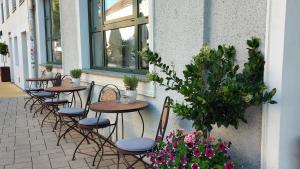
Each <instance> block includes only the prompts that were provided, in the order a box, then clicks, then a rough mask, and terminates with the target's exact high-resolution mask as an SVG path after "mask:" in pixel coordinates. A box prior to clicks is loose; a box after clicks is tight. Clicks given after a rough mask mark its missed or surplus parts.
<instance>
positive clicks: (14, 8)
mask: <svg viewBox="0 0 300 169" xmlns="http://www.w3.org/2000/svg"><path fill="white" fill-rule="evenodd" d="M11 3H12V13H14V12H15V11H16V10H17V0H12V1H11Z"/></svg>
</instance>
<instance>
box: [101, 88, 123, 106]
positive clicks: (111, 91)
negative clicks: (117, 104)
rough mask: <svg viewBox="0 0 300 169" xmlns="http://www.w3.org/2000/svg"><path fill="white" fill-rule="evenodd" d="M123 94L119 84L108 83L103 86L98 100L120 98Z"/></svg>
mask: <svg viewBox="0 0 300 169" xmlns="http://www.w3.org/2000/svg"><path fill="white" fill-rule="evenodd" d="M120 97H121V94H120V90H119V89H118V87H117V86H115V85H113V84H108V85H105V86H103V88H102V89H101V91H100V93H99V97H98V101H99V102H100V101H108V100H120Z"/></svg>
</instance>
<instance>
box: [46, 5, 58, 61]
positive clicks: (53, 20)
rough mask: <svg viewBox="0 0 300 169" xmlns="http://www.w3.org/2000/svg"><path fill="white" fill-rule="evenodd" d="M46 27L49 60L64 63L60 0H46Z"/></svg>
mask: <svg viewBox="0 0 300 169" xmlns="http://www.w3.org/2000/svg"><path fill="white" fill-rule="evenodd" d="M44 12H45V28H46V31H45V32H46V49H47V62H48V63H53V64H61V63H62V47H61V36H60V1H59V0H45V1H44Z"/></svg>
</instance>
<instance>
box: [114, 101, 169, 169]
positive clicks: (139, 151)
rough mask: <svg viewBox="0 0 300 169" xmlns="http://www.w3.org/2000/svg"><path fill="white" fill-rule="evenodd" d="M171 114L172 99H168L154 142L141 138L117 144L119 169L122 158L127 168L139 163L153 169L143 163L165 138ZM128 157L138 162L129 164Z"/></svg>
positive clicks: (120, 141) (125, 140) (123, 140)
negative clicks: (135, 158) (148, 154)
mask: <svg viewBox="0 0 300 169" xmlns="http://www.w3.org/2000/svg"><path fill="white" fill-rule="evenodd" d="M169 112H170V97H166V99H165V102H164V105H163V109H162V114H161V117H160V121H159V124H158V129H157V132H156V136H155V139H154V140H153V139H150V138H145V137H139V138H129V139H122V140H119V141H117V142H116V148H117V151H118V153H119V155H118V168H119V165H120V157H122V158H123V160H124V162H125V165H126V168H133V166H134V165H135V164H137V163H138V162H139V161H140V162H142V163H143V164H144V166H145V168H151V167H146V166H147V165H148V164H146V163H145V162H144V161H143V158H144V157H145V156H146V154H147V153H148V152H151V151H152V150H153V149H154V148H155V147H156V141H158V140H160V139H162V138H164V135H165V132H166V128H167V125H168V119H169ZM126 155H131V156H137V160H136V161H134V162H133V163H132V164H129V162H128V161H127V160H126V158H125V156H126Z"/></svg>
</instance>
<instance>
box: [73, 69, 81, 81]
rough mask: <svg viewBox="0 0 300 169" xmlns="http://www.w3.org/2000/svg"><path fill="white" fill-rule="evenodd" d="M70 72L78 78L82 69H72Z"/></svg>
mask: <svg viewBox="0 0 300 169" xmlns="http://www.w3.org/2000/svg"><path fill="white" fill-rule="evenodd" d="M70 74H71V76H72V78H74V79H78V78H80V77H81V74H82V70H81V69H73V70H71V71H70Z"/></svg>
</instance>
